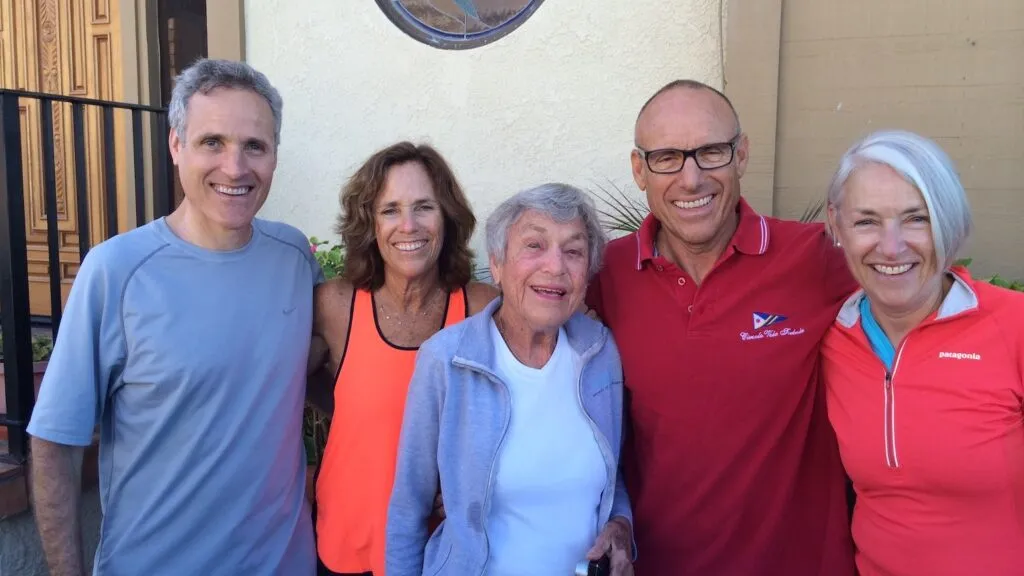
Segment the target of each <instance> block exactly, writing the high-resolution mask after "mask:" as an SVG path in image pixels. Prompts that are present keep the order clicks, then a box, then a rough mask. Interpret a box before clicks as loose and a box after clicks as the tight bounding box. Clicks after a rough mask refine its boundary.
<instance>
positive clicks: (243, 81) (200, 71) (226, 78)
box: [167, 58, 284, 147]
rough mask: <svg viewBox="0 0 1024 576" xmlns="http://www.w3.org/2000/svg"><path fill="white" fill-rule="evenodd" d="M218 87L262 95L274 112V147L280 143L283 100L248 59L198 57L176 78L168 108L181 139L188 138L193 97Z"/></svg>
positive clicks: (174, 127)
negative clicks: (186, 132) (190, 106)
mask: <svg viewBox="0 0 1024 576" xmlns="http://www.w3.org/2000/svg"><path fill="white" fill-rule="evenodd" d="M217 88H234V89H238V90H251V91H253V92H255V93H257V94H259V95H260V96H262V97H263V98H264V99H265V100H266V101H267V104H269V105H270V112H271V113H272V114H273V115H274V146H275V147H277V145H278V144H280V143H281V111H282V109H283V108H284V102H283V101H282V100H281V94H280V93H278V91H277V89H276V88H274V86H273V85H272V84H271V83H270V80H267V77H266V76H264V75H263V73H262V72H260V71H258V70H256V69H255V68H253V67H252V66H250V65H249V64H246V63H245V62H236V61H234V60H214V59H209V58H200V59H199V60H196V62H195V63H194V64H192V65H191V66H189V67H188V68H186V69H184V70H182V72H181V74H179V75H178V77H177V78H175V79H174V90H173V91H172V92H171V104H170V106H168V107H167V121H168V123H169V124H170V125H171V128H172V129H173V130H174V131H175V132H177V133H178V138H181V139H183V140H184V139H185V124H186V112H187V111H188V103H189V100H191V99H192V96H194V95H195V94H196V93H197V92H198V93H200V94H209V93H210V92H212V91H214V90H215V89H217Z"/></svg>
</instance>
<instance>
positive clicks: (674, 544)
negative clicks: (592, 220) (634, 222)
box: [587, 81, 855, 576]
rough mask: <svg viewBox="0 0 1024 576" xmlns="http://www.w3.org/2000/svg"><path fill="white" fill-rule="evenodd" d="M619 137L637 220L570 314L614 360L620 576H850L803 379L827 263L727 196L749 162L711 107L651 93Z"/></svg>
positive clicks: (737, 133)
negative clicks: (622, 441) (622, 537)
mask: <svg viewBox="0 0 1024 576" xmlns="http://www.w3.org/2000/svg"><path fill="white" fill-rule="evenodd" d="M635 137H636V149H635V150H634V151H633V153H632V156H631V161H632V166H633V176H634V178H635V180H636V183H637V185H638V186H639V187H640V189H641V190H644V191H645V192H646V194H647V202H648V205H649V207H650V209H651V214H650V215H649V216H648V217H647V219H646V220H644V222H643V225H642V226H641V227H640V230H639V231H638V232H636V233H633V234H630V235H628V236H625V237H623V238H619V239H617V240H615V241H613V242H612V243H611V244H609V246H608V249H607V252H606V255H605V266H604V269H603V270H602V271H601V272H600V274H599V275H598V277H597V278H596V279H595V281H594V282H593V284H592V287H591V291H590V294H589V295H588V301H587V303H588V305H589V306H590V307H591V308H594V309H595V310H596V311H597V313H598V314H599V315H600V316H601V318H602V319H603V320H604V322H605V323H606V324H607V325H608V326H609V327H610V328H611V330H612V333H613V334H614V336H615V339H616V342H617V343H618V345H619V348H620V350H621V354H622V364H623V368H624V371H625V384H626V387H627V390H628V393H629V417H630V425H631V430H630V435H629V438H627V446H626V447H625V456H624V458H625V468H626V480H627V487H628V489H629V494H630V497H631V499H632V501H633V511H634V512H633V513H634V525H635V538H636V543H637V553H638V558H637V562H636V565H635V568H636V573H637V574H638V575H639V576H661V575H665V576H691V575H692V576H783V575H784V576H852V575H853V573H854V563H853V550H852V543H851V539H850V529H849V517H848V509H847V502H846V493H845V490H844V475H843V471H842V466H841V463H840V461H839V455H838V450H837V448H836V443H835V437H834V435H833V432H832V430H831V428H830V427H829V424H828V419H827V416H826V414H825V401H824V394H823V391H822V388H821V384H820V382H819V363H818V349H819V343H820V340H821V338H822V337H823V335H824V334H825V331H826V330H827V329H828V327H829V325H831V324H832V322H833V320H834V319H835V317H836V313H837V312H838V310H839V307H840V306H841V304H842V300H843V299H844V297H845V296H847V295H849V294H850V293H851V292H852V291H853V290H854V289H855V284H854V283H853V280H852V279H851V277H850V275H849V272H848V270H847V268H846V264H845V262H844V261H843V257H842V254H841V253H840V252H839V251H838V250H837V249H836V248H835V247H834V246H833V245H832V244H831V243H830V241H829V239H828V237H827V235H826V234H825V231H824V227H823V225H822V224H801V223H798V222H789V221H783V220H777V219H774V218H768V217H764V216H760V215H758V214H757V213H756V212H754V210H753V209H752V208H751V207H750V206H749V205H748V204H747V203H746V201H745V200H744V199H743V198H742V197H741V196H740V177H741V176H742V175H743V172H744V170H745V168H746V166H747V160H748V154H749V150H748V145H749V144H748V140H747V137H746V135H744V134H743V133H742V131H741V130H740V126H739V119H738V117H737V115H736V112H735V109H734V108H733V107H732V104H731V103H730V102H729V100H728V99H727V98H726V97H725V96H724V95H723V94H721V93H720V92H718V91H717V90H714V89H712V88H710V87H708V86H705V85H703V84H700V83H697V82H694V81H677V82H673V83H672V84H669V85H668V86H666V87H665V88H662V89H661V90H659V91H658V92H657V93H656V94H655V95H654V96H653V97H652V98H651V100H649V101H648V102H647V104H645V105H644V107H643V108H642V109H641V111H640V115H639V117H638V118H637V122H636V136H635ZM823 185H824V183H823Z"/></svg>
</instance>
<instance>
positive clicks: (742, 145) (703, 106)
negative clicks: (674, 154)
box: [631, 88, 748, 251]
mask: <svg viewBox="0 0 1024 576" xmlns="http://www.w3.org/2000/svg"><path fill="white" fill-rule="evenodd" d="M738 130H739V126H737V125H736V119H735V117H734V115H733V112H732V110H731V109H730V108H729V105H728V104H727V103H726V102H725V101H724V100H723V99H722V98H721V97H720V96H718V95H717V94H715V93H714V92H712V91H710V90H703V89H693V88H676V89H673V90H669V91H667V92H665V93H663V94H661V95H659V96H658V97H657V98H655V99H654V100H653V101H652V102H651V103H650V105H649V106H648V108H647V109H646V110H645V111H644V112H643V114H642V115H641V117H640V118H639V120H638V121H637V126H636V144H637V146H638V147H640V148H641V149H643V150H647V151H650V150H659V149H665V148H675V149H679V150H689V149H695V148H700V147H702V146H707V145H712V144H722V143H728V142H730V141H731V140H732V139H733V138H735V137H736V136H737V132H738ZM747 149H748V141H747V138H746V136H745V135H741V136H740V137H739V139H738V140H737V141H736V149H735V154H734V155H733V158H732V161H731V162H729V163H728V164H726V165H725V166H722V167H719V168H714V169H711V170H702V169H700V168H698V167H697V163H696V162H695V161H694V159H693V158H687V159H686V162H685V163H684V164H683V168H682V170H680V171H679V172H675V173H673V174H659V173H656V172H654V171H652V170H651V169H650V167H649V166H648V164H647V162H645V161H644V159H643V158H642V157H641V156H640V154H639V153H637V152H636V151H633V154H632V157H631V162H632V166H633V178H634V180H635V181H636V184H637V186H638V187H640V189H641V190H644V191H645V192H646V194H647V204H648V206H649V207H650V209H651V213H652V214H654V217H655V218H657V219H658V222H660V223H661V226H662V228H663V229H664V230H665V231H666V232H668V236H669V241H670V242H681V243H682V244H684V245H686V246H687V247H689V248H690V249H691V250H694V251H700V250H701V247H705V246H713V245H718V244H721V243H723V242H724V241H728V239H729V238H730V237H731V236H732V232H733V231H734V230H735V222H736V220H737V217H736V205H737V203H738V202H739V198H740V177H741V176H743V172H744V171H745V170H746V166H747ZM652 162H653V160H652ZM710 165H713V164H710ZM655 168H657V165H655Z"/></svg>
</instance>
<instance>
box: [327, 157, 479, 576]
mask: <svg viewBox="0 0 1024 576" xmlns="http://www.w3.org/2000/svg"><path fill="white" fill-rule="evenodd" d="M341 204H342V208H343V211H342V214H341V216H340V217H339V219H338V224H337V231H338V232H339V233H340V234H341V237H342V242H343V244H344V246H345V249H346V266H345V273H344V275H343V277H341V278H338V279H334V280H331V281H328V282H326V283H324V284H321V285H320V286H319V287H318V289H317V292H316V297H315V300H314V302H315V314H314V316H315V318H314V324H315V325H314V333H315V334H314V335H315V339H314V340H315V341H316V342H319V343H325V344H326V348H327V352H326V354H325V355H324V356H323V357H322V358H319V359H318V360H316V361H315V364H322V365H323V369H322V370H321V371H320V374H319V375H314V376H313V377H311V378H310V384H309V386H310V391H309V396H310V398H311V399H312V400H313V401H314V404H315V405H318V406H319V407H320V408H321V409H323V410H324V411H325V412H327V413H328V414H332V413H333V418H332V420H331V426H330V431H329V433H328V438H327V446H326V448H325V451H324V456H323V460H322V462H321V464H320V468H319V470H318V473H317V480H316V489H315V493H316V508H315V519H316V536H317V553H318V557H319V562H320V566H319V574H321V575H332V574H368V573H372V574H374V575H375V576H383V574H384V526H385V521H386V515H387V506H388V498H389V497H390V495H391V482H392V479H393V478H394V472H395V469H394V467H395V458H396V454H397V450H398V435H399V432H400V430H401V425H402V411H403V409H404V407H405V398H406V391H407V389H408V386H409V379H410V378H411V377H412V372H413V367H414V365H415V358H416V351H417V349H418V348H419V346H420V344H421V343H423V341H424V340H426V339H427V338H429V337H430V336H432V335H434V333H436V332H437V331H438V330H440V329H442V328H444V327H445V326H451V325H453V324H455V323H457V322H459V321H461V320H462V319H464V318H465V317H466V316H468V315H469V314H472V313H475V312H478V311H479V310H481V309H482V308H483V306H484V305H485V304H487V303H488V302H490V301H491V300H492V299H493V298H494V297H495V296H496V295H497V290H496V289H495V288H494V287H493V286H488V285H486V284H479V283H475V282H470V275H471V270H472V253H471V252H470V250H469V248H468V246H467V244H468V241H469V238H470V236H472V234H473V228H474V226H475V224H476V219H475V218H474V217H473V213H472V211H471V210H470V207H469V204H468V203H467V202H466V198H465V196H464V195H463V193H462V190H461V188H460V187H459V184H458V182H457V181H456V179H455V175H454V174H453V173H452V171H451V169H450V168H449V167H448V164H447V163H446V162H445V161H444V159H443V158H442V157H441V155H440V154H438V153H437V151H435V150H434V149H433V148H430V147H429V146H423V145H421V146H415V145H413V144H411V143H409V142H401V143H398V144H395V145H393V146H389V147H387V148H385V149H383V150H381V151H379V152H377V153H375V154H374V155H373V156H371V157H370V158H369V159H368V160H367V161H366V162H365V163H364V164H363V166H362V167H360V168H359V169H358V170H357V171H356V172H355V174H354V175H353V176H352V178H351V179H350V180H349V181H348V183H347V184H346V185H345V187H344V189H343V190H342V193H341ZM332 405H333V409H332Z"/></svg>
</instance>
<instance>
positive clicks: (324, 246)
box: [309, 236, 345, 280]
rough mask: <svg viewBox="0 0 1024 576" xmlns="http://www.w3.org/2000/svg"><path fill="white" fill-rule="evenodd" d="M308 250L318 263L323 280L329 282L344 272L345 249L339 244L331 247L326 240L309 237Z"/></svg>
mask: <svg viewBox="0 0 1024 576" xmlns="http://www.w3.org/2000/svg"><path fill="white" fill-rule="evenodd" d="M309 249H310V251H311V252H313V257H315V258H316V261H317V262H319V263H320V268H321V269H322V270H323V271H324V278H326V279H328V280H330V279H331V278H334V277H335V276H340V275H341V274H343V273H344V272H345V248H344V246H342V245H341V244H334V245H332V244H331V243H330V242H328V241H327V240H321V239H319V238H317V237H316V236H310V238H309Z"/></svg>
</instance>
